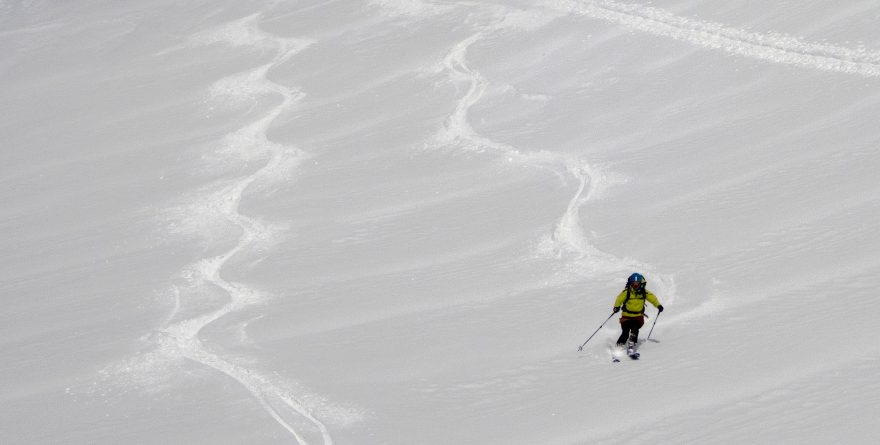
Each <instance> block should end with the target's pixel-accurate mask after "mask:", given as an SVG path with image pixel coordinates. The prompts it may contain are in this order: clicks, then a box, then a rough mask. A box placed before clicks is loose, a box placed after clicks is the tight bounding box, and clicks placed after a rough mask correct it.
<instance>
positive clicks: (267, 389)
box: [155, 14, 333, 445]
mask: <svg viewBox="0 0 880 445" xmlns="http://www.w3.org/2000/svg"><path fill="white" fill-rule="evenodd" d="M260 17H261V14H254V15H251V16H248V17H245V18H243V19H239V20H236V21H233V22H231V23H229V24H227V25H225V26H221V27H220V28H217V29H214V30H210V31H208V32H205V33H200V34H198V35H196V36H195V37H194V38H193V39H192V43H193V44H195V45H212V44H223V45H228V46H233V47H245V48H248V49H256V50H259V51H261V52H265V53H274V54H275V55H274V57H273V58H272V59H271V61H269V62H268V63H266V64H263V65H260V66H258V67H256V68H254V69H252V70H250V71H247V72H244V73H242V74H239V75H234V76H230V77H228V78H226V79H221V80H220V81H218V82H216V83H215V84H214V85H213V86H212V88H211V93H212V96H213V97H214V98H216V99H220V100H225V101H231V102H240V101H256V99H257V98H258V97H260V96H263V95H277V96H280V97H281V98H282V99H283V100H282V101H281V103H280V104H278V105H277V106H275V107H274V108H272V109H271V110H269V111H268V112H267V113H265V115H264V116H262V117H261V118H259V119H257V120H256V121H255V122H253V123H252V124H250V125H247V126H245V127H243V128H240V129H239V130H237V131H235V132H233V133H230V134H229V135H228V136H227V137H226V138H225V140H224V141H223V144H222V147H221V149H220V150H218V152H219V153H220V154H221V155H223V156H226V157H230V158H233V159H232V160H233V161H236V160H237V161H238V162H239V163H242V161H243V163H245V164H247V163H248V162H250V161H252V160H254V159H261V158H262V159H265V158H266V157H268V160H267V161H265V165H263V167H262V168H260V169H258V170H257V171H255V172H253V173H252V174H249V175H247V176H242V177H239V178H237V179H234V180H232V181H230V182H227V183H223V184H221V185H220V186H219V190H217V191H213V192H204V193H201V194H200V196H197V197H196V199H194V200H193V202H192V203H191V205H190V206H188V208H187V209H184V212H186V214H188V215H193V216H190V217H189V218H192V219H194V220H189V221H186V225H188V226H191V227H193V228H195V230H198V229H199V228H203V227H206V226H207V227H212V226H217V225H219V226H228V225H230V224H231V225H232V226H233V227H234V228H236V229H237V230H238V231H239V233H240V235H239V236H238V240H237V243H236V244H235V245H234V247H232V248H231V249H229V250H227V251H226V252H225V253H222V254H220V255H218V256H213V257H208V258H204V259H202V260H200V261H197V262H195V263H194V264H191V265H190V266H188V267H186V268H185V269H184V270H183V271H182V272H181V273H180V279H181V280H182V281H183V282H184V283H185V284H183V285H179V286H178V285H175V286H173V288H172V293H173V295H174V305H173V308H172V313H171V314H170V315H169V317H168V318H167V323H166V324H165V327H163V328H161V329H160V335H158V336H157V338H158V339H157V342H158V349H159V354H155V355H158V356H161V357H165V358H166V359H175V358H186V359H189V360H191V361H193V362H196V363H199V364H202V365H204V366H206V367H209V368H211V369H214V370H216V371H218V372H220V373H222V374H225V375H226V376H228V377H230V378H232V379H234V380H235V381H237V382H238V383H239V384H240V385H241V386H242V387H244V388H245V389H246V390H247V391H248V392H249V393H250V394H251V395H252V396H253V397H254V398H255V399H256V400H257V401H258V402H259V404H260V405H261V406H262V407H263V409H265V411H266V412H267V413H268V414H269V415H270V416H271V417H272V418H273V419H274V420H275V421H276V422H277V423H278V424H279V425H280V426H281V427H283V428H284V429H285V430H286V431H287V432H288V433H289V434H290V435H291V436H293V437H294V438H295V439H296V441H297V442H298V443H299V444H301V445H305V444H308V443H309V441H308V437H312V436H315V437H317V436H320V438H321V440H322V441H323V443H324V444H325V445H332V443H333V440H332V438H331V436H330V433H329V431H328V429H327V427H326V426H325V425H324V424H323V423H322V422H321V421H319V420H318V419H317V418H316V417H315V416H314V415H313V414H312V413H311V411H310V409H309V408H307V407H306V406H305V404H304V403H303V402H301V401H299V400H298V399H297V397H295V396H294V395H293V390H292V389H290V387H291V386H292V385H290V384H287V383H285V382H284V381H282V380H280V379H278V378H270V377H268V376H266V375H264V374H261V373H260V372H258V371H256V370H255V369H251V368H248V367H244V366H242V365H239V364H237V363H235V360H234V359H233V358H228V357H224V356H222V355H221V354H220V353H219V352H214V351H212V349H211V348H210V347H208V346H206V345H205V344H203V342H202V340H201V339H200V333H201V332H202V330H203V329H204V328H206V327H207V326H209V325H211V324H212V323H214V322H216V321H217V320H220V319H221V318H224V317H226V316H228V315H230V314H232V313H235V312H237V311H241V310H242V309H244V308H247V307H249V306H251V305H254V304H256V303H259V302H260V301H262V300H263V299H264V296H263V295H262V294H261V293H260V292H259V291H257V290H255V289H251V288H249V287H247V286H246V285H244V284H241V283H235V282H230V281H227V280H225V279H224V278H223V277H222V276H221V272H222V269H223V267H224V266H225V265H226V264H227V262H229V260H230V259H232V258H233V257H235V256H236V255H238V254H241V253H247V252H250V251H253V250H254V249H255V247H256V246H258V245H259V244H260V243H264V242H271V241H272V240H273V238H275V237H276V236H277V230H276V228H275V227H273V226H272V225H271V224H266V223H264V222H262V221H259V220H257V219H255V218H252V217H249V216H247V215H245V214H242V213H241V212H240V211H239V205H240V203H241V200H242V196H243V194H244V192H245V191H246V190H248V189H253V188H255V187H256V186H257V185H262V184H267V183H272V182H278V181H280V180H284V179H286V177H287V176H288V173H289V171H288V170H290V169H291V168H293V167H295V166H296V165H298V164H299V162H301V161H302V159H304V158H305V157H306V153H303V152H301V151H299V150H297V149H295V148H291V147H287V146H284V145H281V144H277V143H274V142H272V141H270V140H268V138H267V131H268V130H269V127H270V126H271V124H272V122H274V121H275V120H276V119H277V118H278V117H279V116H281V115H282V114H283V113H285V112H287V111H289V110H290V109H291V108H292V107H293V106H294V105H295V104H296V102H297V101H298V100H299V99H300V98H301V97H302V94H301V93H300V92H299V91H298V90H296V89H295V88H290V87H287V86H284V85H280V84H277V83H275V82H272V81H271V80H269V78H268V77H267V75H268V73H269V72H270V71H271V70H272V68H274V67H277V66H279V65H281V64H283V63H285V62H286V61H288V60H289V59H290V58H291V57H293V56H294V55H295V54H297V53H298V52H300V51H302V50H303V49H305V48H306V47H308V46H309V45H310V44H311V43H312V42H311V41H308V40H301V39H285V38H279V37H276V36H272V35H269V34H267V33H265V32H263V31H262V30H261V29H260V27H259V24H258V20H259V19H260ZM212 289H221V290H222V291H223V293H225V294H226V295H227V296H228V300H229V301H228V302H227V303H226V304H224V305H222V306H221V307H219V308H217V309H214V310H212V311H209V312H206V313H202V314H201V315H197V316H191V317H188V318H187V317H185V316H183V315H182V312H183V311H182V309H183V308H185V307H186V306H187V304H186V303H187V302H188V301H190V303H193V302H196V301H197V299H198V297H199V295H200V294H204V293H210V291H211V290H212Z"/></svg>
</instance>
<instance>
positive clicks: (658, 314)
mask: <svg viewBox="0 0 880 445" xmlns="http://www.w3.org/2000/svg"><path fill="white" fill-rule="evenodd" d="M662 313H663V312H657V316H656V317H654V324H652V325H651V330H650V331H648V338H646V339H645V341H648V340H650V339H651V333H652V332H654V326H657V320H658V319H659V318H660V314H662Z"/></svg>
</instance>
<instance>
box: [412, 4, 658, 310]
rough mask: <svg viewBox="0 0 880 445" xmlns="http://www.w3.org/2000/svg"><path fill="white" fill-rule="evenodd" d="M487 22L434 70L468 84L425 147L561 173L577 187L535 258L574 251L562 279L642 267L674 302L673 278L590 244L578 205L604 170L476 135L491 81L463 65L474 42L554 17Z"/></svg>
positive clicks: (514, 16)
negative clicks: (476, 113) (474, 114)
mask: <svg viewBox="0 0 880 445" xmlns="http://www.w3.org/2000/svg"><path fill="white" fill-rule="evenodd" d="M492 16H493V20H492V23H491V24H489V25H483V26H479V27H477V29H476V30H475V31H476V32H475V33H474V34H472V35H471V36H469V37H467V38H466V39H464V40H462V41H461V42H459V43H457V44H456V45H455V46H453V47H452V49H451V50H450V51H449V52H448V54H447V55H446V56H445V57H444V59H443V61H442V62H441V63H440V65H439V67H438V68H437V69H435V72H438V73H441V74H445V75H446V76H447V78H448V80H449V81H451V82H453V83H456V84H465V85H467V91H466V92H465V93H464V95H463V96H462V97H461V98H460V99H459V100H458V103H457V104H456V107H455V109H454V111H453V113H452V114H451V115H450V116H449V117H448V118H447V119H446V122H445V124H444V127H443V128H442V129H441V130H440V131H439V132H438V133H437V134H436V135H435V137H434V139H433V140H432V141H431V142H430V143H428V144H427V145H428V147H456V148H458V149H460V150H465V151H470V152H493V153H496V154H498V155H500V156H501V157H502V158H504V159H505V160H506V161H507V162H510V163H514V164H519V165H524V166H527V167H532V168H540V169H546V170H549V171H551V172H552V173H553V174H555V175H557V176H560V177H563V178H564V177H571V178H574V180H575V181H576V182H577V184H578V186H577V190H576V191H575V193H574V195H573V196H572V198H571V199H570V200H569V203H568V206H567V208H566V210H565V212H564V213H563V215H562V217H561V218H560V219H559V222H558V223H557V224H556V227H555V229H554V231H553V233H552V234H549V235H548V236H547V237H546V239H544V240H543V241H542V242H541V246H540V247H539V256H541V257H553V258H562V257H564V256H570V255H573V256H574V259H572V260H571V261H569V262H568V264H567V265H566V267H567V269H568V272H569V275H570V276H569V277H568V278H565V279H566V280H571V279H575V280H577V279H580V278H582V277H584V276H595V275H598V274H608V275H612V274H620V273H629V272H631V271H632V270H640V271H642V272H646V273H649V274H651V275H653V276H654V280H653V281H652V282H653V283H654V284H655V286H656V287H657V288H659V289H660V291H661V292H662V293H664V294H666V295H667V296H668V297H670V298H667V301H671V300H672V298H671V297H672V295H674V292H675V284H674V278H673V277H672V276H671V275H665V274H661V273H659V272H656V271H655V270H654V268H653V267H651V266H650V265H648V264H644V263H640V262H638V261H634V260H632V259H629V258H619V257H617V256H614V255H612V254H609V253H607V252H603V251H601V250H599V249H597V248H596V247H595V246H593V245H592V244H591V243H590V241H589V239H588V237H587V235H586V233H585V231H584V229H583V226H582V224H581V215H580V209H581V208H582V207H583V206H584V205H585V204H586V203H587V202H588V201H590V200H591V199H594V198H596V197H597V196H599V195H600V194H601V192H602V191H603V190H604V189H605V188H607V187H608V185H609V183H610V181H609V179H608V177H609V176H608V174H606V172H605V171H604V170H603V169H602V168H600V167H597V166H595V165H591V164H590V163H588V162H585V161H583V160H581V159H579V158H578V157H576V156H572V155H568V154H565V153H557V152H552V151H548V150H539V151H535V152H522V151H520V150H519V149H517V148H515V147H513V146H510V145H508V144H505V143H502V142H498V141H495V140H492V139H490V138H488V137H485V136H482V135H480V134H479V133H478V132H476V131H475V130H474V129H473V127H472V126H471V125H470V123H469V120H468V115H469V112H470V109H471V108H472V107H473V106H474V105H475V104H477V103H478V102H479V101H480V100H481V99H482V97H483V95H484V94H485V92H486V90H487V88H488V85H489V82H488V81H487V80H486V78H485V77H484V76H483V75H482V74H481V73H480V72H479V71H476V70H474V69H472V68H471V67H470V66H469V65H468V63H467V53H468V49H469V48H470V47H471V46H472V45H474V44H475V43H477V42H480V41H482V40H486V39H488V38H490V37H492V36H493V35H495V34H498V33H500V32H503V31H507V30H515V31H516V30H518V31H529V30H533V29H537V28H539V27H542V26H545V25H547V24H549V23H550V22H552V21H553V20H554V19H555V18H556V17H557V15H555V14H554V13H552V12H547V11H538V10H533V11H522V10H507V9H501V8H498V9H495V10H494V11H493V14H492Z"/></svg>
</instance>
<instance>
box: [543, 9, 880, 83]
mask: <svg viewBox="0 0 880 445" xmlns="http://www.w3.org/2000/svg"><path fill="white" fill-rule="evenodd" d="M546 6H548V7H550V8H552V9H556V10H561V11H566V12H569V13H574V14H578V15H582V16H586V17H590V18H594V19H599V20H604V21H606V22H610V23H614V24H617V25H622V26H625V27H627V28H631V29H635V30H638V31H642V32H647V33H650V34H654V35H657V36H661V37H667V38H671V39H674V40H678V41H682V42H687V43H690V44H693V45H696V46H700V47H703V48H709V49H716V50H722V51H725V52H727V53H730V54H735V55H739V56H744V57H749V58H753V59H759V60H764V61H768V62H773V63H779V64H786V65H795V66H801V67H806V68H812V69H816V70H821V71H831V72H838V73H846V74H855V75H859V76H864V77H880V52H877V51H869V50H867V49H865V48H857V49H852V48H846V47H842V46H835V45H829V44H824V43H817V42H809V41H805V40H802V39H799V38H796V37H792V36H789V35H785V34H781V33H757V32H749V31H745V30H742V29H738V28H734V27H730V26H725V25H723V24H720V23H713V22H708V21H699V20H692V19H688V18H685V17H681V16H677V15H675V14H672V13H670V12H667V11H664V10H662V9H659V8H654V7H650V6H642V5H636V4H628V3H620V2H616V1H611V0H593V1H588V0H557V1H553V2H548V3H547V4H546Z"/></svg>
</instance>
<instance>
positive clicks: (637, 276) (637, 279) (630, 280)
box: [626, 272, 648, 286]
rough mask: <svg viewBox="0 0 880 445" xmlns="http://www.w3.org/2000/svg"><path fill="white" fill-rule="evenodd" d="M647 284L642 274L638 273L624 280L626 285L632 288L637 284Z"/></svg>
mask: <svg viewBox="0 0 880 445" xmlns="http://www.w3.org/2000/svg"><path fill="white" fill-rule="evenodd" d="M647 282H648V281H647V280H645V277H643V276H642V274H640V273H638V272H637V273H634V274H632V275H630V276H629V278H627V280H626V284H627V285H629V286H632V285H633V284H635V283H639V286H644V285H645V283H647Z"/></svg>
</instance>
